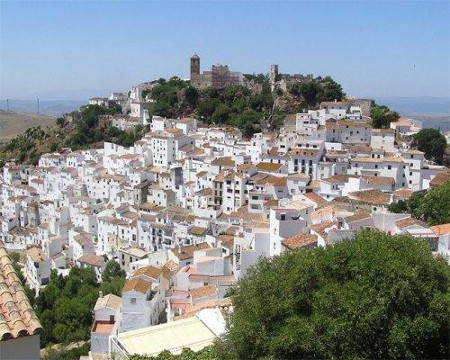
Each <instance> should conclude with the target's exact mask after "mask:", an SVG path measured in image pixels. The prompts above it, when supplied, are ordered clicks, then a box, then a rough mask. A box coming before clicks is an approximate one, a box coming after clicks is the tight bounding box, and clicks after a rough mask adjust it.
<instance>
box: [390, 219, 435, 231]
mask: <svg viewBox="0 0 450 360" xmlns="http://www.w3.org/2000/svg"><path fill="white" fill-rule="evenodd" d="M395 225H397V226H398V227H399V228H400V229H404V228H407V227H410V226H413V225H419V226H422V227H426V228H428V227H429V226H428V225H427V223H425V222H423V221H422V220H418V219H415V218H413V217H409V218H406V219H402V220H397V221H396V222H395Z"/></svg>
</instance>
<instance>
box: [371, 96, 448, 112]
mask: <svg viewBox="0 0 450 360" xmlns="http://www.w3.org/2000/svg"><path fill="white" fill-rule="evenodd" d="M374 100H375V101H376V102H377V103H379V104H385V105H387V106H389V107H390V108H391V109H394V110H396V111H398V112H399V113H400V114H401V115H404V116H410V115H429V116H439V117H442V116H450V97H432V96H417V97H374Z"/></svg>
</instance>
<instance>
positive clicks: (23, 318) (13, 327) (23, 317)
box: [0, 245, 42, 357]
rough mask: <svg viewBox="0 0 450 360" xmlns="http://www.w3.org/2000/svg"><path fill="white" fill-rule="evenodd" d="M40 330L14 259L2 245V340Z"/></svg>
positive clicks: (35, 332) (0, 264)
mask: <svg viewBox="0 0 450 360" xmlns="http://www.w3.org/2000/svg"><path fill="white" fill-rule="evenodd" d="M0 246H1V245H0ZM40 332H42V326H41V324H40V322H39V320H38V318H37V316H36V314H35V312H34V310H33V307H32V306H31V304H30V301H29V300H28V297H27V295H26V294H25V291H24V289H23V286H22V283H21V282H20V279H19V277H18V276H17V274H16V272H15V271H14V267H13V264H12V261H11V259H10V258H9V256H8V253H7V252H6V250H5V248H4V247H0V340H8V339H13V338H18V337H21V336H27V335H28V336H29V335H35V334H38V333H40ZM0 357H1V354H0Z"/></svg>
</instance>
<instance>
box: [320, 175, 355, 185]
mask: <svg viewBox="0 0 450 360" xmlns="http://www.w3.org/2000/svg"><path fill="white" fill-rule="evenodd" d="M356 177H357V176H355V175H347V174H337V175H333V176H330V177H328V178H325V179H322V181H325V182H327V183H329V184H338V183H346V182H348V179H349V178H356Z"/></svg>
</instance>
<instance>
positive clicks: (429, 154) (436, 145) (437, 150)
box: [412, 129, 447, 164]
mask: <svg viewBox="0 0 450 360" xmlns="http://www.w3.org/2000/svg"><path fill="white" fill-rule="evenodd" d="M412 146H413V147H416V148H417V149H419V150H420V151H423V152H424V153H425V157H426V158H427V159H429V160H434V161H435V162H436V163H438V164H442V162H443V159H444V152H445V148H446V147H447V140H446V139H445V136H444V135H442V134H441V132H440V131H439V130H437V129H422V130H420V131H419V132H418V133H417V134H414V136H413V141H412Z"/></svg>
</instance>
